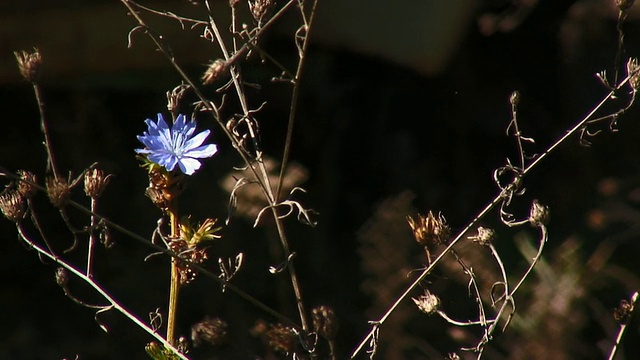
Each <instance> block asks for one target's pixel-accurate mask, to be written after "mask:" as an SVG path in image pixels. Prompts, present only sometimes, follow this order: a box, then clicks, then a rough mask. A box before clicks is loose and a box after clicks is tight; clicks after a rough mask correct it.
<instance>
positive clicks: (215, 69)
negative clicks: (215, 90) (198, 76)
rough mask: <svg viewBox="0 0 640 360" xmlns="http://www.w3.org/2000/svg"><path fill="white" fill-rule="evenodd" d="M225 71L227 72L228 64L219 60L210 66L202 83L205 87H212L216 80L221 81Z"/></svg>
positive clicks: (203, 76)
mask: <svg viewBox="0 0 640 360" xmlns="http://www.w3.org/2000/svg"><path fill="white" fill-rule="evenodd" d="M225 71H227V62H226V61H224V60H222V59H217V60H215V61H213V62H212V63H211V64H209V67H207V71H205V72H204V75H202V83H203V84H205V85H210V84H212V83H213V82H215V81H216V80H218V79H220V78H221V77H222V75H224V73H225Z"/></svg>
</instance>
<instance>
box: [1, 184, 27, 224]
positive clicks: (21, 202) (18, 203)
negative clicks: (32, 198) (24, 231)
mask: <svg viewBox="0 0 640 360" xmlns="http://www.w3.org/2000/svg"><path fill="white" fill-rule="evenodd" d="M0 210H1V211H2V214H4V216H6V218H7V219H9V220H10V221H13V222H15V223H17V222H20V221H21V220H22V219H23V218H24V214H25V213H26V211H27V203H26V201H25V199H24V197H22V195H20V193H19V192H18V191H17V190H13V189H7V190H5V191H3V192H2V193H1V194H0Z"/></svg>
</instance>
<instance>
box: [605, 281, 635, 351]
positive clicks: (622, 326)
mask: <svg viewBox="0 0 640 360" xmlns="http://www.w3.org/2000/svg"><path fill="white" fill-rule="evenodd" d="M638 295H639V294H638V292H637V291H636V292H635V293H633V295H632V296H631V303H630V304H629V305H630V306H631V309H635V308H636V304H637V303H638ZM632 311H633V310H632ZM627 325H628V322H627V321H623V322H622V323H621V324H620V328H619V329H618V335H617V336H616V342H615V343H614V344H613V347H612V348H611V352H610V353H609V358H608V359H609V360H613V359H614V358H615V357H616V353H617V352H618V346H620V342H621V341H622V337H623V336H624V333H625V331H626V330H627Z"/></svg>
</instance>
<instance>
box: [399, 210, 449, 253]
mask: <svg viewBox="0 0 640 360" xmlns="http://www.w3.org/2000/svg"><path fill="white" fill-rule="evenodd" d="M407 221H408V222H409V226H410V227H411V230H412V231H413V236H414V237H415V239H416V241H417V242H418V244H420V245H422V246H430V245H442V244H446V243H447V242H449V236H450V233H451V231H450V229H449V226H447V222H446V220H445V219H444V217H443V216H442V215H439V216H438V217H437V218H436V217H435V216H434V215H433V212H431V211H429V214H427V216H423V215H418V218H417V219H416V220H414V219H413V218H412V217H410V216H407Z"/></svg>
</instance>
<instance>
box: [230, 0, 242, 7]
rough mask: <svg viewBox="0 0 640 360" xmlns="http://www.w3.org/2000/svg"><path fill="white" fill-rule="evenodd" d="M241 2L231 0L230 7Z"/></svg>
mask: <svg viewBox="0 0 640 360" xmlns="http://www.w3.org/2000/svg"><path fill="white" fill-rule="evenodd" d="M239 2H240V0H229V6H230V7H234V6H236V5H237V4H238V3H239Z"/></svg>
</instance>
